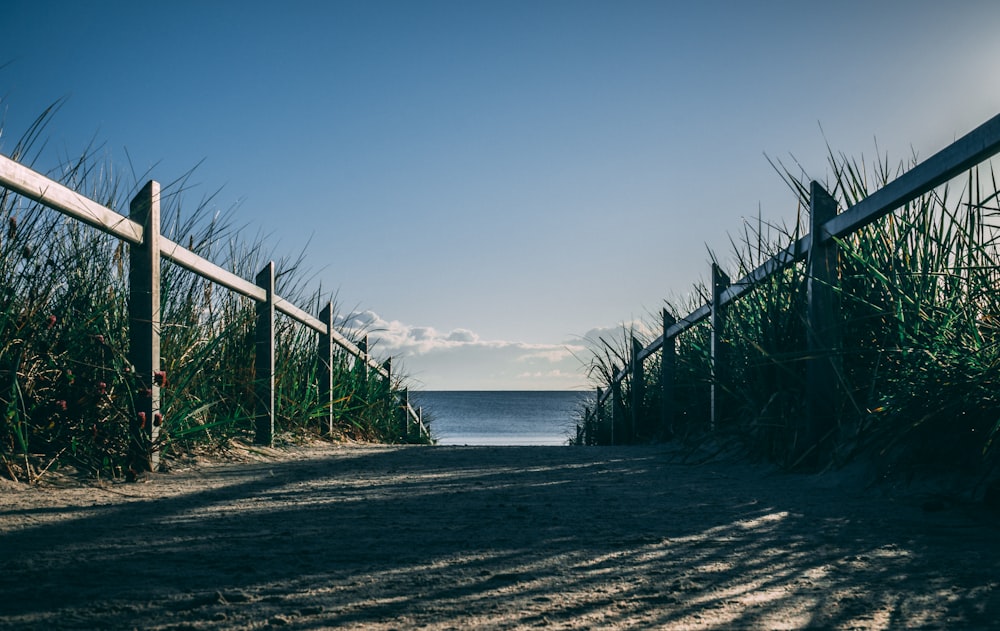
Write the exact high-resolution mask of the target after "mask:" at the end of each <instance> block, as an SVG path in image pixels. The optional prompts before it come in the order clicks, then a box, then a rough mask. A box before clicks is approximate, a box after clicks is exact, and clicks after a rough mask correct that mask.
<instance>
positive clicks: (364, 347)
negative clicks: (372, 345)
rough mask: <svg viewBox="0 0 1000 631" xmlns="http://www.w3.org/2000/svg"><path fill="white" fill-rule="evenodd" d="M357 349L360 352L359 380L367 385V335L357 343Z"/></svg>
mask: <svg viewBox="0 0 1000 631" xmlns="http://www.w3.org/2000/svg"><path fill="white" fill-rule="evenodd" d="M358 348H359V349H360V350H361V357H360V360H361V380H362V381H364V383H365V384H367V383H368V335H367V334H365V336H364V338H362V339H361V340H359V341H358Z"/></svg>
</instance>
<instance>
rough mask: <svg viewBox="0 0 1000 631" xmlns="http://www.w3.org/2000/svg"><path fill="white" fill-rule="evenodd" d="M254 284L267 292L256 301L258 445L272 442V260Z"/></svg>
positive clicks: (255, 440)
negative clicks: (263, 298) (260, 299)
mask: <svg viewBox="0 0 1000 631" xmlns="http://www.w3.org/2000/svg"><path fill="white" fill-rule="evenodd" d="M257 286H258V287H260V288H262V289H263V290H264V291H265V293H266V294H267V296H266V298H265V300H264V302H258V303H257V329H256V333H255V336H256V344H255V349H256V356H255V360H254V365H255V366H256V369H257V372H256V377H255V379H256V396H257V411H256V418H257V434H256V436H255V437H254V442H255V443H256V444H258V445H267V446H271V445H273V444H274V296H275V293H274V261H271V262H269V263H268V264H267V265H266V266H264V269H262V270H261V271H260V273H259V274H257Z"/></svg>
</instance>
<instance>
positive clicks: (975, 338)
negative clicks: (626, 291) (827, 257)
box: [587, 152, 1000, 470]
mask: <svg viewBox="0 0 1000 631" xmlns="http://www.w3.org/2000/svg"><path fill="white" fill-rule="evenodd" d="M829 162H830V168H831V172H832V174H833V175H832V177H831V178H830V179H829V181H828V182H827V184H826V188H827V190H829V191H830V192H831V194H832V195H833V196H834V197H835V198H836V199H837V201H838V204H839V206H840V208H841V209H844V208H847V207H849V206H851V205H853V204H855V203H856V202H858V201H859V200H861V199H863V198H864V197H865V196H867V195H868V194H869V193H871V192H874V191H875V190H877V189H878V188H879V187H881V186H883V185H884V184H885V183H887V182H889V181H891V180H892V179H894V178H895V177H897V176H898V175H899V174H900V173H902V172H903V171H904V170H905V168H907V166H908V165H906V164H903V163H900V164H898V165H897V166H895V167H890V163H889V161H888V159H887V158H883V159H881V160H880V161H878V162H876V163H874V164H871V165H868V164H866V163H865V162H864V161H857V160H851V159H848V158H847V157H845V156H843V155H840V156H836V155H834V154H833V152H831V153H830V160H829ZM910 166H912V165H910ZM776 167H778V172H779V175H780V176H781V177H782V178H783V180H784V181H785V182H786V183H787V184H788V185H789V186H790V187H791V188H792V190H793V191H794V192H795V193H796V194H797V196H798V198H799V202H800V204H799V212H798V214H797V217H796V220H795V222H794V224H793V225H792V226H791V227H781V228H778V227H775V226H771V225H768V224H766V223H765V222H764V221H763V220H761V219H758V220H757V222H756V223H755V224H747V225H746V226H745V227H744V231H743V234H742V235H741V236H740V238H739V239H734V240H733V248H732V251H733V260H734V261H735V265H734V268H735V269H733V270H732V271H733V273H732V276H733V278H740V277H743V276H744V275H746V274H747V272H749V271H751V270H753V269H754V268H756V267H757V266H759V265H760V264H761V263H763V262H764V261H765V260H767V259H768V258H770V257H771V256H772V255H774V254H775V253H776V252H777V251H778V250H780V249H782V248H784V247H786V246H787V245H788V244H789V243H790V242H791V241H792V240H794V239H797V238H798V237H799V236H801V234H802V232H803V228H802V226H803V225H804V223H805V214H806V210H805V209H807V208H808V182H809V178H808V177H805V176H804V175H803V176H796V175H794V174H792V173H791V172H790V171H788V170H786V169H784V168H783V167H781V166H780V164H776ZM998 197H1000V187H998V186H997V182H996V178H995V176H994V173H993V171H992V168H991V167H990V165H984V166H983V167H981V168H979V169H977V170H974V171H972V172H970V173H969V174H968V175H967V176H966V177H964V178H962V179H959V180H957V181H955V182H952V183H950V184H949V185H945V186H942V187H939V188H938V189H937V190H935V191H932V192H930V193H927V194H925V195H923V196H922V197H920V198H918V199H916V200H914V201H913V202H911V203H909V204H907V205H906V206H905V207H903V208H900V209H898V210H897V211H895V212H894V213H892V214H890V215H888V216H886V217H884V218H882V219H881V220H879V221H877V222H875V223H873V224H871V225H870V226H868V227H866V228H864V229H863V230H860V231H858V232H856V233H854V234H852V235H850V236H849V237H847V238H845V239H842V240H839V241H838V246H839V252H840V254H839V256H840V261H841V278H840V286H839V288H837V293H838V296H839V302H840V305H841V307H840V317H841V322H842V347H841V348H839V349H837V351H836V353H837V354H836V356H834V357H833V359H834V360H835V365H836V366H837V367H838V368H837V381H838V384H837V386H838V390H839V396H838V400H837V401H831V402H830V405H831V406H834V407H835V415H836V418H837V426H836V436H834V448H833V449H832V451H830V452H829V453H827V454H825V458H826V462H828V463H834V464H836V463H842V462H845V461H847V460H849V459H851V458H854V457H856V456H858V455H859V454H868V455H871V456H873V457H875V458H878V459H880V460H881V461H882V462H883V463H884V464H885V466H886V467H890V466H896V467H906V468H908V469H911V470H912V469H913V468H952V469H954V468H956V467H966V468H968V467H974V468H977V469H982V468H983V467H986V468H987V469H989V468H994V467H996V466H997V465H998V463H1000V456H998V448H997V435H998V433H1000V399H998V395H997V386H998V385H1000V248H998V237H1000V231H998V227H1000V221H998V218H1000V208H998V203H997V199H998ZM707 297H708V296H707V291H706V290H705V288H704V286H701V287H699V288H698V289H696V291H695V292H694V298H693V299H692V300H691V303H692V304H687V305H681V306H682V307H684V308H681V309H678V308H677V306H670V308H671V310H672V311H673V312H674V313H675V314H677V315H684V314H686V313H689V312H690V311H692V310H693V307H694V306H698V305H700V304H704V302H706V301H707ZM805 314H806V275H805V267H804V264H798V265H795V266H793V267H791V268H789V269H787V270H785V271H784V272H782V273H780V274H777V275H774V276H772V277H770V278H769V279H767V280H766V281H764V282H762V283H761V284H760V285H759V286H757V287H756V288H755V289H754V290H753V291H752V292H750V293H749V294H747V295H745V296H744V297H743V298H742V299H741V300H739V301H737V302H736V303H735V304H732V305H730V306H729V307H728V319H727V321H726V326H725V329H724V330H723V331H722V337H723V339H724V340H725V341H726V343H727V345H728V355H727V357H728V359H727V362H726V368H725V371H724V372H722V373H721V374H720V375H719V376H718V378H717V382H716V386H717V388H718V389H719V390H721V392H723V393H724V397H723V402H724V406H723V409H724V410H725V414H724V415H723V417H722V419H721V421H720V423H719V425H718V426H717V427H716V431H715V433H714V434H710V433H709V423H708V422H707V418H706V417H707V410H708V405H709V404H708V387H707V381H708V380H709V379H710V364H709V359H708V334H709V329H708V326H707V324H701V325H699V326H696V327H694V329H692V330H691V331H688V332H686V333H684V334H682V335H681V336H680V338H679V340H678V352H677V371H676V385H675V398H674V405H675V406H676V409H677V410H678V415H677V416H676V417H675V418H676V420H675V427H674V428H660V432H659V434H657V433H655V432H653V433H651V434H650V437H653V438H655V437H657V436H667V435H670V433H671V432H669V431H666V430H668V429H672V430H673V432H674V433H677V434H679V435H680V436H681V437H684V438H687V439H689V440H702V439H705V438H711V439H712V440H714V441H721V442H729V443H738V444H739V445H741V446H742V448H744V449H746V450H748V451H749V452H750V453H753V454H757V455H759V456H762V457H766V458H769V459H771V460H775V461H777V462H781V463H784V464H786V465H789V466H793V465H795V464H797V462H798V460H797V459H798V455H799V454H800V453H801V448H802V445H801V444H799V441H801V439H802V437H801V436H800V435H799V432H800V428H801V423H800V419H801V418H802V417H803V416H804V415H805V414H806V400H805V376H806V368H805V366H806V362H805V361H804V360H806V359H807V358H808V356H807V352H806V334H807V331H806V324H805V323H806V317H805ZM654 326H656V327H658V326H659V323H655V324H654V323H652V322H651V323H650V324H649V325H648V327H649V328H652V327H654ZM625 337H627V333H625V334H623V335H622V337H621V338H620V339H617V340H595V341H594V344H593V347H594V352H593V359H592V361H591V375H592V378H593V379H594V381H595V383H596V384H597V385H599V386H601V387H606V386H607V383H608V370H607V366H608V364H609V361H610V360H611V359H614V360H615V361H624V360H625V357H626V355H625V350H624V349H626V348H627V347H626V345H625ZM658 355H659V353H657V354H656V355H655V356H654V357H653V359H652V363H651V364H650V366H649V367H648V368H647V372H646V380H647V388H646V389H647V392H654V393H655V392H658V388H657V384H656V381H655V380H656V377H657V373H656V371H657V364H658V362H659V357H658ZM626 386H627V384H626ZM655 396H657V395H655V394H654V395H650V396H647V399H646V401H645V402H644V403H643V406H644V407H643V409H641V410H639V415H640V416H643V415H654V416H655V409H656V408H655V407H653V406H655V405H656V404H657V402H656V401H655V400H654V399H655ZM623 401H624V404H625V405H626V406H631V405H632V403H631V400H630V398H629V397H628V396H625V397H623ZM628 413H630V414H631V409H629V410H628ZM591 422H592V421H591ZM653 423H654V425H655V419H654V421H653ZM596 435H597V434H596V432H595V433H592V434H591V435H590V438H588V439H587V440H589V441H590V442H597V441H596V439H595V436H596Z"/></svg>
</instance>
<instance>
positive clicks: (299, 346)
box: [0, 104, 403, 480]
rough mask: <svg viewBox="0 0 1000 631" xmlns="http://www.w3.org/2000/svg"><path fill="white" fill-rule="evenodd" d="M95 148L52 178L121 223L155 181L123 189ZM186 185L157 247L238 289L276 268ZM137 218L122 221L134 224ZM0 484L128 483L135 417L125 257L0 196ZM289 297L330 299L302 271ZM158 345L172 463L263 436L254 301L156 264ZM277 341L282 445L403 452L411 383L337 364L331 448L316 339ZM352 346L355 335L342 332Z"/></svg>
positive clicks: (103, 238)
mask: <svg viewBox="0 0 1000 631" xmlns="http://www.w3.org/2000/svg"><path fill="white" fill-rule="evenodd" d="M57 109H58V104H57V106H54V107H53V108H50V109H49V110H47V111H46V112H44V113H43V114H42V116H40V117H39V119H38V120H37V121H36V123H35V124H34V125H32V126H31V127H30V128H29V130H28V131H27V132H26V133H25V135H24V136H23V137H22V138H21V139H20V140H19V141H18V142H17V143H15V145H14V147H13V148H12V149H10V150H9V151H8V150H6V149H5V153H7V154H8V155H9V156H10V157H12V158H14V159H16V160H19V161H21V162H22V163H25V164H29V165H31V163H32V162H33V160H34V159H35V158H36V157H37V155H38V153H37V152H35V153H32V150H33V149H34V148H36V147H37V143H38V142H39V139H40V138H41V135H42V130H43V129H44V127H45V124H46V123H47V122H48V121H49V120H50V118H51V116H52V115H53V114H54V113H55V111H56V110H57ZM95 153H96V152H94V151H93V149H92V148H88V149H87V150H85V151H84V152H83V153H82V154H81V155H80V157H78V158H76V159H74V160H67V161H65V163H64V164H63V165H62V166H61V167H59V169H58V171H57V172H56V173H49V174H48V175H49V176H50V177H52V178H53V179H56V180H57V181H60V182H62V183H64V184H66V185H67V186H69V187H70V188H72V189H74V190H77V191H79V192H81V193H83V194H85V195H86V196H88V197H90V198H91V199H94V200H96V201H97V202H99V203H101V204H102V205H104V206H107V207H109V208H112V209H119V211H120V212H121V210H120V209H127V207H128V202H129V200H131V198H132V197H133V196H134V194H135V193H136V192H137V187H138V186H140V185H141V184H143V183H144V181H145V179H146V177H145V176H143V177H139V178H135V177H133V178H132V181H129V180H128V179H126V178H125V177H123V176H122V174H121V173H118V172H115V171H114V170H112V169H111V168H110V167H109V166H107V165H106V164H104V163H103V162H101V161H100V160H98V159H97V158H95ZM186 190H187V177H182V178H180V179H178V180H177V181H175V182H172V183H170V184H167V185H165V186H163V189H162V203H163V216H164V220H163V233H164V235H165V236H167V237H168V238H170V239H172V240H174V241H176V242H179V243H182V244H185V245H186V246H188V248H189V249H191V250H192V251H194V252H195V253H197V254H199V255H200V256H202V257H204V258H207V259H209V260H211V261H213V262H215V263H216V264H218V265H220V266H222V267H224V268H226V269H228V270H229V271H232V272H234V273H236V274H238V275H240V276H242V277H244V278H253V277H254V276H255V274H256V273H257V271H259V269H260V268H262V267H263V266H264V264H265V263H266V261H267V260H268V259H270V258H272V255H271V253H269V252H268V251H267V249H266V244H265V240H264V238H263V237H262V236H260V235H258V236H257V237H256V238H255V239H247V238H246V237H245V236H244V233H245V230H243V229H241V228H240V227H238V226H236V225H234V222H233V218H234V212H233V211H234V210H235V209H229V210H228V211H219V210H218V209H216V208H215V207H214V205H213V203H212V201H213V200H212V197H208V198H206V199H203V200H201V201H200V202H199V203H198V204H196V205H195V206H194V207H193V208H189V206H188V203H187V200H186V195H185V192H186ZM126 214H127V211H126ZM0 225H2V229H0V465H2V467H0V470H2V471H3V472H4V473H6V474H7V475H9V476H11V477H13V478H15V479H24V480H32V479H35V478H36V477H37V476H38V475H40V474H41V473H42V472H44V471H46V470H50V469H51V468H58V467H65V466H70V465H71V466H73V467H74V468H76V469H78V470H81V471H84V472H87V473H89V474H92V475H100V476H121V475H123V467H124V466H126V465H125V463H126V456H127V452H128V424H129V420H130V419H131V418H133V417H134V415H135V405H134V402H135V397H137V396H142V394H141V392H140V391H138V390H137V389H136V387H135V384H134V383H133V379H132V375H131V373H130V370H131V369H130V365H129V363H128V361H127V354H128V335H127V330H128V329H127V321H128V316H127V312H126V305H127V300H128V249H127V246H126V245H125V244H123V243H121V242H119V241H118V240H116V239H114V238H112V237H109V236H107V235H105V234H103V233H101V232H99V231H97V230H94V229H91V228H89V227H87V226H84V225H82V224H79V223H77V222H76V221H74V220H71V219H69V218H65V217H63V216H62V215H60V214H59V213H57V212H56V211H52V210H49V209H47V208H44V207H41V206H39V205H38V204H35V203H33V202H30V201H29V200H26V199H24V198H21V197H19V196H17V195H14V194H12V193H10V192H8V191H6V190H0ZM276 266H277V269H278V270H279V277H278V287H277V291H278V293H279V295H281V296H282V297H284V298H286V299H287V300H289V301H291V302H293V303H295V304H298V305H299V306H301V307H303V308H305V309H307V310H309V311H312V312H314V313H318V312H319V309H320V306H321V303H323V304H325V302H324V300H323V292H322V290H321V289H318V290H314V291H310V290H309V282H310V281H311V280H312V279H311V278H310V276H309V275H308V274H307V273H306V272H305V271H304V270H302V269H301V268H302V261H301V257H299V258H298V259H289V258H282V259H280V260H278V261H277V263H276ZM162 296H163V297H162V313H163V320H162V322H163V324H162V331H161V337H162V339H161V346H162V355H163V357H162V368H163V371H164V373H165V375H164V378H165V380H166V385H165V387H164V388H163V389H162V397H163V399H162V405H163V410H164V413H163V416H162V419H158V420H159V421H160V422H161V423H162V426H161V441H162V444H161V448H162V450H163V453H164V454H165V455H166V456H168V457H169V456H170V455H171V454H174V453H177V452H180V451H183V450H188V449H192V448H203V447H208V448H216V447H221V446H224V445H226V444H227V443H228V441H230V440H232V439H234V438H244V439H249V438H250V437H252V435H253V415H254V390H253V382H254V367H253V366H254V363H253V357H254V350H253V332H254V322H255V308H254V304H253V302H252V301H251V300H250V299H247V298H244V297H242V296H239V295H236V294H233V293H232V292H229V291H227V290H224V289H223V288H220V287H216V286H213V285H212V284H211V283H210V282H208V281H205V280H203V279H201V278H200V277H198V276H196V275H194V274H191V273H189V272H187V271H185V270H183V269H181V268H180V267H179V266H177V265H174V264H172V263H170V262H169V261H166V260H164V261H163V263H162ZM276 327H277V336H276V342H275V344H276V366H275V376H276V384H277V385H276V390H277V392H276V409H277V427H276V429H277V431H278V432H279V434H280V435H281V436H283V437H285V438H290V437H297V436H304V435H315V436H320V435H324V437H326V438H332V439H340V438H352V439H358V440H368V441H399V440H402V439H403V438H402V434H403V430H402V425H401V418H400V416H399V414H398V408H397V401H396V394H395V391H396V390H397V389H398V388H399V387H400V386H401V385H402V384H401V379H400V377H398V376H394V382H393V383H392V384H385V383H384V382H383V380H382V379H381V378H373V377H372V378H369V377H368V376H367V374H366V371H365V370H364V369H363V368H362V366H361V364H360V362H356V361H355V360H354V358H353V357H351V356H349V355H348V354H347V353H346V352H339V353H338V354H337V355H336V357H335V362H334V364H335V365H334V382H335V384H336V386H335V387H336V393H335V397H334V399H335V402H334V408H333V413H334V416H335V419H336V428H335V435H333V436H326V435H325V434H326V429H327V428H326V425H325V423H323V422H321V420H320V417H321V416H324V415H326V414H327V412H328V404H325V403H323V402H321V401H320V400H319V391H318V387H317V385H316V375H317V372H318V369H319V363H318V359H317V353H316V348H317V344H318V339H317V334H316V333H314V332H312V331H311V330H308V329H307V328H306V327H303V326H300V325H298V324H297V323H295V322H294V321H292V320H290V319H288V318H286V317H284V316H281V315H279V317H278V320H277V323H276ZM341 333H343V334H344V335H345V336H347V337H350V336H351V335H357V332H354V333H352V332H349V331H341Z"/></svg>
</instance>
